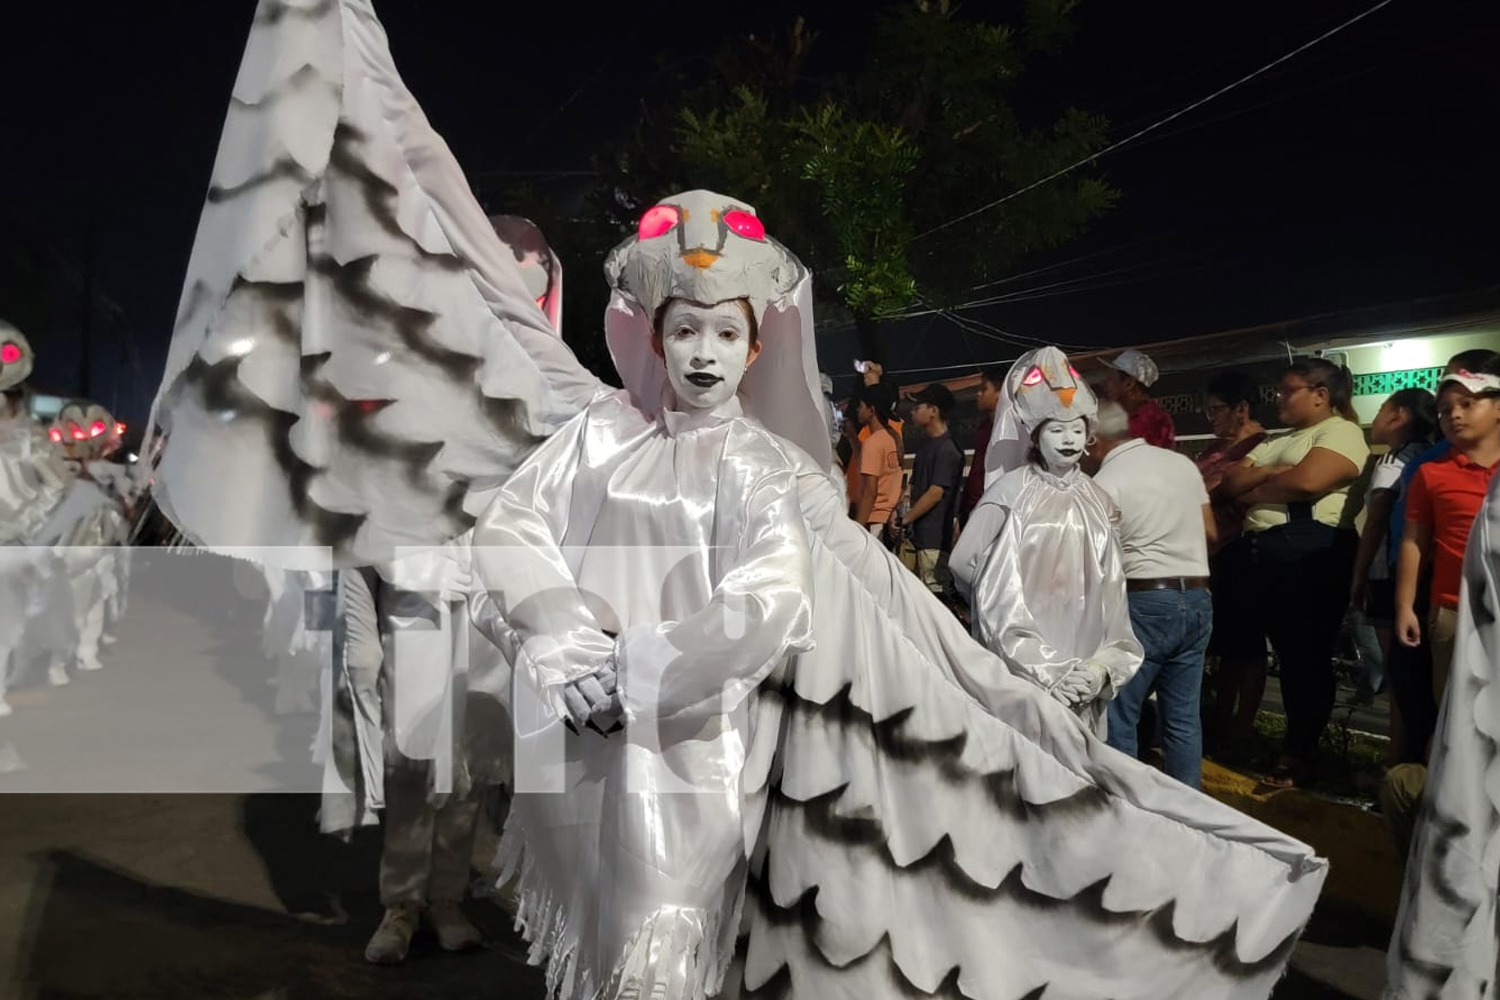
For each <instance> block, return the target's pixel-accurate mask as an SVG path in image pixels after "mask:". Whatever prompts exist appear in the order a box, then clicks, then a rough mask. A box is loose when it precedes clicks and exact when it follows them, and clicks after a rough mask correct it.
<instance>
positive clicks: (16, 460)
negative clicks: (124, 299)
mask: <svg viewBox="0 0 1500 1000" xmlns="http://www.w3.org/2000/svg"><path fill="white" fill-rule="evenodd" d="M34 360H35V356H34V355H33V354H32V350H31V344H30V343H29V342H28V341H27V339H26V337H25V336H23V335H22V333H21V331H20V330H17V329H16V328H15V327H13V326H11V325H10V324H9V323H5V322H3V321H0V393H3V394H4V395H3V396H0V717H4V716H7V715H9V714H10V711H11V708H10V703H9V702H8V701H6V698H5V694H6V690H7V688H8V686H9V683H10V682H11V681H12V680H14V679H16V675H17V674H18V673H19V672H20V670H21V668H22V666H23V665H24V662H25V660H26V659H27V655H26V645H27V644H23V638H24V637H25V634H26V626H27V606H28V605H29V604H31V603H32V600H31V598H32V594H33V593H34V591H35V588H36V587H37V586H39V585H40V584H41V582H42V580H43V575H42V572H43V569H44V564H45V563H46V562H48V561H49V559H50V556H48V555H47V554H46V552H45V550H37V551H33V550H31V549H30V548H29V546H30V545H31V544H32V542H33V541H34V540H35V538H36V536H37V534H38V533H39V532H40V531H41V529H42V527H43V526H44V525H45V524H46V523H47V519H48V516H49V515H50V514H51V513H52V511H53V510H54V509H56V507H57V506H58V505H59V504H60V503H61V502H62V498H63V494H64V493H65V492H66V491H67V488H68V482H69V481H70V479H71V478H72V475H71V473H70V472H69V471H68V469H67V467H66V466H65V464H64V463H63V459H62V454H61V453H60V452H59V451H58V450H57V449H56V448H55V447H54V446H53V444H52V442H51V441H49V440H48V437H47V434H46V431H45V430H43V428H42V426H41V424H40V423H38V422H37V421H36V420H35V419H34V418H33V417H32V415H31V413H30V412H29V411H28V409H27V406H26V391H25V388H24V385H25V382H26V379H27V377H28V376H30V374H31V369H32V365H33V363H34Z"/></svg>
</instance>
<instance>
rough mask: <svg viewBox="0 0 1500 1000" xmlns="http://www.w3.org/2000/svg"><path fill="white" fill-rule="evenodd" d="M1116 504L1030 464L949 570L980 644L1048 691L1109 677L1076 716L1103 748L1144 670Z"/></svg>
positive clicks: (980, 515)
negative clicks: (1114, 714) (1072, 681)
mask: <svg viewBox="0 0 1500 1000" xmlns="http://www.w3.org/2000/svg"><path fill="white" fill-rule="evenodd" d="M1117 518H1118V513H1117V511H1116V509H1115V505H1114V501H1112V500H1111V499H1110V498H1109V496H1108V494H1106V493H1105V492H1104V491H1103V490H1102V489H1100V488H1099V486H1098V485H1097V484H1096V483H1095V482H1094V481H1093V479H1091V478H1089V477H1088V476H1086V475H1084V474H1083V472H1081V471H1080V470H1079V469H1078V468H1077V467H1076V466H1075V467H1074V468H1072V469H1070V470H1069V471H1068V472H1067V473H1066V474H1065V475H1063V476H1056V475H1053V474H1052V473H1050V472H1047V471H1046V470H1044V469H1040V468H1038V467H1037V466H1035V465H1033V464H1031V463H1029V462H1028V463H1027V464H1026V465H1023V466H1021V467H1020V468H1017V469H1013V470H1012V471H1010V472H1007V473H1006V474H1005V475H1003V476H1001V477H1000V478H999V479H998V480H996V481H995V482H994V483H993V484H991V486H990V488H989V489H987V490H985V492H984V496H983V497H982V498H981V499H980V501H979V504H978V506H976V507H975V509H974V513H973V515H972V516H971V517H970V519H969V523H968V525H967V526H966V527H965V528H964V531H963V534H962V535H960V537H959V541H958V544H957V545H956V546H955V547H954V550H953V555H952V558H951V559H950V561H949V566H950V568H951V570H952V572H953V576H954V579H955V581H957V583H958V585H959V587H960V589H961V590H963V591H964V592H965V593H967V594H969V595H970V606H971V608H972V610H973V628H974V637H975V638H977V639H978V640H979V641H980V642H982V643H984V645H985V646H986V647H988V648H989V649H990V650H992V651H993V652H995V653H996V654H997V655H998V656H1000V658H1001V659H1003V660H1004V661H1005V664H1006V666H1008V667H1010V669H1011V670H1012V671H1013V672H1015V673H1017V674H1020V675H1021V676H1023V677H1027V678H1030V679H1031V680H1033V681H1035V682H1036V683H1037V684H1039V685H1041V686H1042V687H1043V688H1046V689H1047V690H1049V691H1050V690H1051V689H1052V688H1053V687H1055V686H1056V685H1057V683H1058V682H1059V681H1061V680H1062V679H1063V678H1064V677H1065V676H1067V675H1068V674H1069V673H1070V672H1071V671H1072V670H1073V669H1074V668H1076V667H1078V666H1079V665H1081V664H1082V663H1085V662H1093V663H1097V664H1099V665H1100V666H1102V667H1104V669H1105V670H1106V671H1108V673H1109V680H1108V681H1107V682H1106V684H1105V686H1104V689H1103V690H1102V691H1100V693H1099V695H1098V697H1096V698H1095V699H1093V700H1092V701H1089V702H1087V703H1085V704H1083V705H1081V706H1079V707H1078V712H1079V715H1080V716H1081V717H1082V718H1083V719H1084V721H1085V722H1086V723H1088V725H1089V726H1090V727H1091V728H1092V729H1093V730H1094V732H1095V734H1096V735H1098V736H1099V738H1100V739H1103V738H1104V735H1105V727H1106V724H1107V718H1106V708H1107V706H1108V703H1109V700H1110V699H1111V698H1113V697H1114V694H1115V692H1116V691H1118V690H1119V689H1120V687H1121V686H1122V685H1123V684H1124V683H1125V682H1126V681H1128V680H1130V678H1131V677H1132V676H1134V674H1135V672H1136V671H1137V670H1138V669H1140V665H1141V659H1142V658H1143V656H1144V651H1143V650H1142V648H1141V644H1140V643H1139V642H1138V641H1136V638H1135V632H1134V631H1133V630H1132V629H1131V627H1130V607H1129V605H1128V604H1127V602H1126V599H1125V569H1124V565H1123V563H1122V561H1121V557H1120V542H1119V539H1118V538H1117V537H1116V535H1115V529H1114V522H1115V520H1117Z"/></svg>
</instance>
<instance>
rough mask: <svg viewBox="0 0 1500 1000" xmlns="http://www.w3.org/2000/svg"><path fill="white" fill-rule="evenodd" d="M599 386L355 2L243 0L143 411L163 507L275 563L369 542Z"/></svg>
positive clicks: (466, 490)
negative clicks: (172, 313)
mask: <svg viewBox="0 0 1500 1000" xmlns="http://www.w3.org/2000/svg"><path fill="white" fill-rule="evenodd" d="M599 388H600V383H599V382H598V381H597V380H596V379H595V378H594V377H593V376H592V375H590V374H589V373H588V372H587V371H586V370H585V369H583V368H582V366H580V365H579V364H578V362H577V361H576V359H575V358H574V357H573V355H572V353H571V352H570V351H568V349H567V348H566V347H565V346H564V345H563V343H562V341H561V340H560V339H559V338H558V337H557V336H556V335H555V332H554V330H553V328H552V326H551V324H550V323H549V322H548V319H547V317H546V316H544V315H543V313H542V311H541V310H540V309H539V308H538V307H537V303H536V298H535V296H534V295H531V294H529V293H528V291H527V288H526V285H525V282H524V281H523V279H522V277H521V275H520V273H519V271H518V269H517V266H516V261H515V255H514V254H513V252H512V251H511V250H510V249H509V248H508V247H506V246H505V245H504V244H502V242H501V241H500V239H499V238H498V237H497V236H496V234H495V231H494V229H493V228H492V226H491V224H490V222H489V221H488V220H487V219H486V217H485V213H484V211H483V210H482V209H481V208H480V206H479V204H478V202H477V201H476V200H475V198H474V196H473V194H472V193H471V191H470V189H469V186H468V184H467V182H466V181H465V179H464V176H463V173H462V171H461V170H460V169H459V167H458V164H457V163H456V162H455V161H454V158H453V156H452V154H451V153H450V152H449V150H448V147H447V146H446V145H445V144H444V143H443V141H442V139H441V138H440V137H439V136H438V135H437V133H436V132H434V131H433V129H432V127H431V126H430V125H429V124H428V121H427V119H426V117H425V116H424V115H423V113H422V110H421V108H420V107H418V105H417V103H416V101H415V99H414V98H413V97H412V95H411V94H410V92H409V91H407V89H406V87H405V86H404V84H403V83H402V81H401V78H400V76H399V75H398V74H397V72H396V68H395V65H394V63H393V62H392V59H391V53H390V49H389V47H388V45H387V42H386V37H385V32H384V30H383V29H382V27H381V25H380V22H379V21H378V20H377V19H376V17H375V13H374V10H373V9H372V7H371V5H370V3H369V2H368V0H261V2H260V4H259V6H258V8H257V10H256V14H255V21H254V24H253V25H252V27H251V30H250V38H249V43H248V45H247V47H246V50H245V55H244V60H243V62H242V64H241V67H240V73H239V77H238V79H237V80H236V82H235V88H234V94H233V99H232V102H231V104H230V107H229V113H228V117H227V120H226V122H225V126H224V134H223V138H222V140H221V142H220V146H219V153H218V158H217V161H216V162H215V165H214V174H213V183H212V186H211V187H210V189H209V192H208V197H207V200H206V202H205V204H204V208H203V215H202V218H201V220H200V222H199V225H198V234H197V238H196V241H195V243H194V246H193V253H192V258H191V261H190V263H189V266H188V273H187V279H186V282H185V284H184V289H183V296H182V302H181V306H180V307H179V311H178V318H177V322H176V327H175V330H174V332H173V338H172V344H171V348H170V351H169V354H168V359H167V366H166V373H165V377H164V379H163V382H162V388H161V391H160V393H159V395H158V397H157V401H156V405H155V409H154V414H153V417H154V419H153V428H155V430H154V433H156V434H160V435H164V438H163V441H164V446H163V447H162V449H161V453H160V456H159V460H158V462H157V465H156V469H155V477H154V483H153V489H154V494H155V497H156V500H157V502H158V503H159V504H160V505H161V507H162V509H163V510H164V511H165V512H166V513H167V514H168V516H170V517H171V518H172V520H173V521H174V522H176V524H177V525H178V527H179V528H181V529H182V530H183V532H184V533H185V534H186V535H187V536H188V537H189V538H190V539H191V540H192V541H193V542H195V543H197V544H199V545H202V546H205V547H208V548H214V549H231V548H233V549H239V548H243V547H247V546H254V547H276V548H275V549H274V550H269V549H268V550H267V551H265V552H264V553H263V555H262V558H263V559H264V560H265V561H267V562H274V563H279V564H281V565H286V566H295V567H301V566H307V567H314V566H319V565H322V566H327V565H328V550H329V549H331V550H332V553H333V559H334V562H335V563H337V564H343V565H368V564H372V563H379V562H384V561H385V560H387V559H389V558H390V557H391V555H392V553H393V551H394V549H395V548H396V547H397V546H401V545H426V544H431V543H434V542H439V541H442V540H444V539H446V538H450V537H453V536H455V535H457V534H459V533H461V532H462V531H463V530H465V529H466V528H467V526H468V524H469V523H470V522H471V520H472V518H473V516H474V515H476V514H477V513H478V512H479V511H480V510H482V509H483V508H484V506H485V505H486V504H487V502H488V498H489V496H490V495H491V494H492V492H493V491H494V489H495V488H497V487H498V485H499V483H501V482H502V481H503V480H504V478H505V476H506V475H508V474H509V472H510V470H511V469H513V468H514V467H515V465H516V464H517V463H518V462H519V460H520V459H521V458H522V457H523V456H524V455H525V454H526V453H527V452H528V451H529V450H530V448H531V447H532V446H533V445H534V444H535V443H536V441H538V440H539V439H540V438H542V437H544V436H545V435H547V434H549V433H550V432H551V431H552V430H553V429H554V428H556V427H558V426H559V425H560V424H561V423H563V422H564V421H565V420H566V419H567V418H568V417H570V416H571V415H572V414H574V413H576V412H577V411H578V410H579V409H581V408H582V406H583V405H584V404H586V403H587V401H588V400H589V399H590V398H591V397H592V396H593V394H594V393H595V392H596V391H598V390H599ZM151 453H152V451H151V449H149V448H148V450H147V454H151ZM315 547H316V548H317V549H318V550H319V551H318V552H313V551H312V549H313V548H315Z"/></svg>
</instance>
